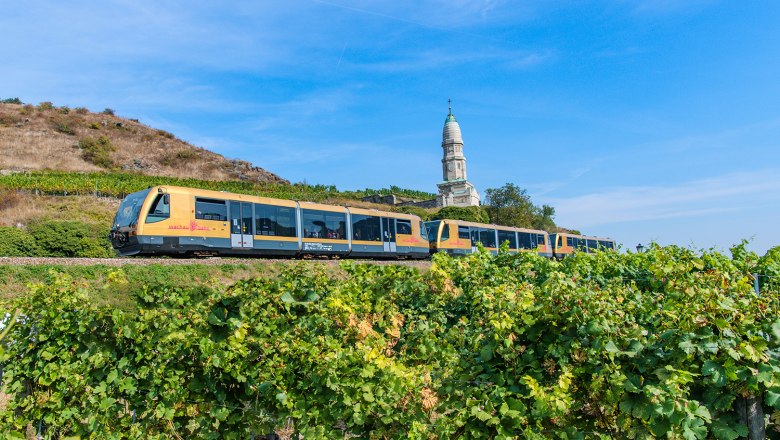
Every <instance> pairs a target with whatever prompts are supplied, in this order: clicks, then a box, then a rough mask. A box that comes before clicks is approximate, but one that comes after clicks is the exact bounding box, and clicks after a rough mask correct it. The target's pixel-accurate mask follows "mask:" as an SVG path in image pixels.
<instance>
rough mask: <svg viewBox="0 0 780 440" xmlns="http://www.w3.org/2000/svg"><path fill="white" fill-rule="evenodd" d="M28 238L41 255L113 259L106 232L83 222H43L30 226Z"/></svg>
mask: <svg viewBox="0 0 780 440" xmlns="http://www.w3.org/2000/svg"><path fill="white" fill-rule="evenodd" d="M28 229H29V231H30V235H32V237H33V238H34V239H35V242H36V243H38V246H40V248H41V253H42V254H44V255H46V256H51V257H83V258H107V257H113V256H114V255H115V254H114V251H113V250H111V244H110V242H109V241H108V238H107V236H108V230H106V229H105V228H96V227H95V226H94V225H89V224H87V223H84V222H79V221H71V220H61V221H58V220H49V219H42V220H37V221H34V222H32V223H30V225H29V227H28Z"/></svg>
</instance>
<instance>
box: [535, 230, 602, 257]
mask: <svg viewBox="0 0 780 440" xmlns="http://www.w3.org/2000/svg"><path fill="white" fill-rule="evenodd" d="M550 242H551V244H552V252H553V255H554V256H555V258H563V257H565V256H566V255H569V254H571V253H572V252H577V251H579V252H587V253H591V252H596V251H597V250H601V249H605V250H606V249H615V248H616V246H615V240H613V239H611V238H604V237H589V236H586V235H576V234H568V233H557V234H550Z"/></svg>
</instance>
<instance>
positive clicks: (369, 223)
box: [351, 214, 382, 241]
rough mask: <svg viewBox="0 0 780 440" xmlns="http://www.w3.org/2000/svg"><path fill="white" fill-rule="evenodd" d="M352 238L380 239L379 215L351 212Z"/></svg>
mask: <svg viewBox="0 0 780 440" xmlns="http://www.w3.org/2000/svg"><path fill="white" fill-rule="evenodd" d="M351 217H352V239H353V240H363V241H382V234H380V233H379V217H372V216H368V215H360V214H353V215H352V216H351Z"/></svg>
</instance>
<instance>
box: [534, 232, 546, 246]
mask: <svg viewBox="0 0 780 440" xmlns="http://www.w3.org/2000/svg"><path fill="white" fill-rule="evenodd" d="M536 244H538V245H539V246H544V234H537V235H536Z"/></svg>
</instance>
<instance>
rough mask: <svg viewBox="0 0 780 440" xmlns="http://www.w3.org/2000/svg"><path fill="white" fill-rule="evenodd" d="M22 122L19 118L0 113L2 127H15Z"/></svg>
mask: <svg viewBox="0 0 780 440" xmlns="http://www.w3.org/2000/svg"><path fill="white" fill-rule="evenodd" d="M19 122H21V119H19V117H18V116H14V115H10V114H8V113H0V125H5V126H8V127H10V126H11V125H15V124H18V123H19Z"/></svg>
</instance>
